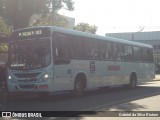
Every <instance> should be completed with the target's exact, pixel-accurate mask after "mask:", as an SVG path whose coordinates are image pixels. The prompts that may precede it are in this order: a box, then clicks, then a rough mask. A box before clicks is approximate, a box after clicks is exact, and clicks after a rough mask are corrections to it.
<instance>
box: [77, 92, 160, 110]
mask: <svg viewBox="0 0 160 120" xmlns="http://www.w3.org/2000/svg"><path fill="white" fill-rule="evenodd" d="M157 94H160V92H156V93H151V94H147V95H143V96H138V97H133V98H128V99H124V100H119V101H115V102H112V103H107V104H103V105H98V106H94V107H89V108H85V109H83V110H80V111H95V110H97V109H102V108H104V107H109V106H112V105H115V104H121V103H124V102H126V103H127V101H133V100H136V99H141V98H144V97H148V96H152V95H157Z"/></svg>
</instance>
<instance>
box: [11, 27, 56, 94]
mask: <svg viewBox="0 0 160 120" xmlns="http://www.w3.org/2000/svg"><path fill="white" fill-rule="evenodd" d="M50 34H51V32H50V29H49V28H47V27H41V28H28V29H22V30H18V31H15V32H13V34H12V36H11V39H10V41H9V61H8V63H9V64H8V65H9V66H8V67H9V69H8V91H9V92H20V91H21V92H24V91H25V92H29V91H32V92H33V91H35V92H45V91H46V92H47V91H49V82H50V81H49V79H52V78H53V73H51V72H49V71H50V69H53V68H52V65H51V39H50Z"/></svg>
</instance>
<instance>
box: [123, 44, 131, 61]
mask: <svg viewBox="0 0 160 120" xmlns="http://www.w3.org/2000/svg"><path fill="white" fill-rule="evenodd" d="M124 60H126V61H132V60H133V50H132V46H129V45H125V46H124Z"/></svg>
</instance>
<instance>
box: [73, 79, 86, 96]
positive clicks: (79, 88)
mask: <svg viewBox="0 0 160 120" xmlns="http://www.w3.org/2000/svg"><path fill="white" fill-rule="evenodd" d="M84 89H85V83H84V81H83V80H82V79H81V78H79V77H78V78H77V79H76V81H75V84H74V94H75V96H82V95H83V94H84Z"/></svg>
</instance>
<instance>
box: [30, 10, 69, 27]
mask: <svg viewBox="0 0 160 120" xmlns="http://www.w3.org/2000/svg"><path fill="white" fill-rule="evenodd" d="M51 17H52V16H51V13H49V14H41V15H39V18H38V19H37V20H36V21H35V22H34V23H33V24H32V25H31V26H49V25H55V26H58V27H64V28H67V25H68V21H67V20H66V19H65V17H64V16H62V15H59V14H57V13H55V14H54V17H55V23H54V24H53V23H52V18H51Z"/></svg>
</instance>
